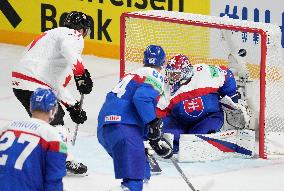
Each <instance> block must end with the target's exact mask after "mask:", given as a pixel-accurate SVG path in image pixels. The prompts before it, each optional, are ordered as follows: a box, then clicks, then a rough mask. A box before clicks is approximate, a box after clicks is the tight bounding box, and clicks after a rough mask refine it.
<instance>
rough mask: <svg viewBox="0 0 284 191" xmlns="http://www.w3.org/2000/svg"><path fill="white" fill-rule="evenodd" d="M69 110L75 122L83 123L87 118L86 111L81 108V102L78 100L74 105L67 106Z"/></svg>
mask: <svg viewBox="0 0 284 191" xmlns="http://www.w3.org/2000/svg"><path fill="white" fill-rule="evenodd" d="M66 109H67V111H69V115H70V117H71V119H72V121H73V122H75V123H77V124H83V123H84V122H85V121H86V120H87V115H86V112H85V111H84V110H83V109H80V102H77V103H76V104H75V105H73V106H67V108H66Z"/></svg>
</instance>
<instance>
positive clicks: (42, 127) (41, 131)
mask: <svg viewBox="0 0 284 191" xmlns="http://www.w3.org/2000/svg"><path fill="white" fill-rule="evenodd" d="M30 121H31V122H33V123H35V124H37V125H38V128H37V134H38V135H39V136H40V137H41V138H43V139H45V140H46V141H61V137H60V135H59V133H58V131H57V130H56V127H53V126H51V125H50V124H49V123H47V122H45V121H42V120H40V119H36V118H31V119H30Z"/></svg>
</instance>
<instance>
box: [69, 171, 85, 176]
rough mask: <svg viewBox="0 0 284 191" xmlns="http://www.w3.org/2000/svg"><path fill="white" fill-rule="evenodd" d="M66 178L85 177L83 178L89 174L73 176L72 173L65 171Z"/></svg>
mask: <svg viewBox="0 0 284 191" xmlns="http://www.w3.org/2000/svg"><path fill="white" fill-rule="evenodd" d="M66 176H69V177H85V176H89V173H88V172H86V173H84V174H74V173H72V172H69V171H67V172H66Z"/></svg>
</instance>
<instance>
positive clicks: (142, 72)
mask: <svg viewBox="0 0 284 191" xmlns="http://www.w3.org/2000/svg"><path fill="white" fill-rule="evenodd" d="M133 74H136V75H139V76H141V77H150V78H151V77H154V78H160V77H161V76H162V74H161V73H160V72H158V71H157V70H156V69H154V68H151V67H141V68H138V69H137V70H135V71H133Z"/></svg>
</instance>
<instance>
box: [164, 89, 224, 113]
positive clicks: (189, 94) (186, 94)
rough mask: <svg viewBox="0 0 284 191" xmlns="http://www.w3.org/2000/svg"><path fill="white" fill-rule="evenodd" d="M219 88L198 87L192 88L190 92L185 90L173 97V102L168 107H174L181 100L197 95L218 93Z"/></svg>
mask: <svg viewBox="0 0 284 191" xmlns="http://www.w3.org/2000/svg"><path fill="white" fill-rule="evenodd" d="M218 89H219V88H209V87H207V88H198V89H196V90H192V91H189V92H184V93H181V94H178V95H177V96H175V97H174V98H172V99H171V102H170V104H169V106H168V109H172V108H173V107H174V106H175V105H176V104H178V103H179V102H181V101H184V100H187V99H193V98H196V97H200V96H203V95H207V94H209V93H216V92H217V91H218Z"/></svg>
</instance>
